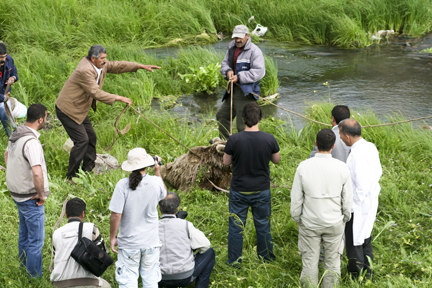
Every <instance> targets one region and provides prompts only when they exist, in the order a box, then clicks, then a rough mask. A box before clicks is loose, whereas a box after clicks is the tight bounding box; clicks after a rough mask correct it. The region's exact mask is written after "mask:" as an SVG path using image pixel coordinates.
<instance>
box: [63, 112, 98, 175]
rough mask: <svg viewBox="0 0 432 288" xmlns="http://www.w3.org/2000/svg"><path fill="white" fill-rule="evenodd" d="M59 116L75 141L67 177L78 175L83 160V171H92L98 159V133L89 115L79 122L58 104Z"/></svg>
mask: <svg viewBox="0 0 432 288" xmlns="http://www.w3.org/2000/svg"><path fill="white" fill-rule="evenodd" d="M56 113H57V117H58V119H59V120H60V122H61V123H62V124H63V127H64V128H65V130H66V132H67V134H68V135H69V137H70V138H71V140H72V141H73V143H74V146H73V147H72V150H71V152H70V156H69V168H68V172H67V173H66V178H68V179H71V178H72V177H76V176H77V173H78V170H79V167H80V165H81V162H82V170H83V171H92V170H93V168H94V166H95V160H96V133H95V131H94V130H93V127H92V125H91V123H90V120H89V118H88V117H86V118H85V119H84V121H83V122H82V123H81V124H77V123H76V122H75V121H74V120H72V119H71V118H69V116H67V115H66V114H64V113H63V112H62V111H61V110H60V109H59V108H58V107H57V106H56Z"/></svg>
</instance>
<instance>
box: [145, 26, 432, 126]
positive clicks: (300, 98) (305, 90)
mask: <svg viewBox="0 0 432 288" xmlns="http://www.w3.org/2000/svg"><path fill="white" fill-rule="evenodd" d="M406 42H408V43H410V46H407V45H406ZM227 44H228V41H223V42H218V43H216V44H214V45H213V47H214V48H215V49H216V51H220V52H221V53H224V52H225V51H226V47H227ZM258 46H259V47H260V48H261V50H262V51H263V53H264V54H266V55H269V56H271V57H272V58H273V59H274V60H275V62H276V63H277V64H278V68H279V73H278V77H279V81H280V85H281V86H280V88H279V90H278V92H279V93H280V99H279V101H278V103H279V104H280V106H282V107H285V108H286V109H289V110H293V111H296V112H300V113H302V112H303V111H304V108H305V107H306V106H307V105H308V103H313V102H318V101H321V100H323V99H328V98H329V89H330V95H331V100H332V101H333V102H334V103H335V104H345V105H348V106H349V107H351V108H354V109H356V110H361V109H368V108H371V109H373V111H375V112H376V113H377V114H378V115H379V116H380V117H381V118H384V117H385V116H386V115H390V114H392V113H393V112H401V113H402V114H403V115H404V116H405V117H406V118H416V117H423V116H429V115H432V107H431V105H430V101H431V98H432V75H431V72H432V57H430V56H429V55H427V54H426V55H425V54H421V53H419V51H420V50H422V49H425V48H429V47H432V34H431V35H428V36H426V37H424V38H419V39H407V38H393V39H390V40H389V42H387V43H385V44H380V45H374V46H371V47H367V48H363V49H357V50H343V49H339V48H335V47H325V46H322V47H320V46H306V45H294V44H288V43H280V42H269V41H264V42H262V43H259V44H258ZM175 51H176V50H175V49H173V48H164V49H155V50H152V51H151V53H155V54H156V55H157V56H158V57H169V56H172V55H173V54H174V53H175ZM325 82H328V83H329V85H328V86H325V85H323V83H325ZM222 96H223V91H222V90H221V91H219V92H218V93H217V94H215V95H202V94H199V95H185V96H183V97H181V98H180V99H179V100H180V101H181V102H182V104H183V106H182V107H175V108H174V109H173V112H175V113H179V114H182V113H185V112H188V113H191V114H192V115H197V116H199V115H202V114H211V115H215V114H216V111H217V109H218V107H220V105H221V98H222ZM263 112H264V115H265V116H268V115H274V116H276V117H284V118H286V117H288V115H287V112H285V111H283V110H280V109H277V108H276V107H274V106H266V107H263ZM290 116H291V118H292V119H293V121H294V123H296V125H302V124H301V123H303V122H302V120H301V119H298V117H297V116H292V115H290ZM426 122H428V123H429V125H431V124H432V120H431V119H428V120H427V121H426Z"/></svg>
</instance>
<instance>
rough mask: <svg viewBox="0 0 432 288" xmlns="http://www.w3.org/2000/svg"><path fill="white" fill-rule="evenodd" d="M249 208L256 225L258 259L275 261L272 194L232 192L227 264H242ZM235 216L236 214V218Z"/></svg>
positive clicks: (266, 191)
mask: <svg viewBox="0 0 432 288" xmlns="http://www.w3.org/2000/svg"><path fill="white" fill-rule="evenodd" d="M249 207H251V208H252V216H253V221H254V224H255V231H256V239H257V254H258V257H262V258H264V260H266V261H272V260H274V259H275V255H274V254H273V239H272V235H271V232H270V219H269V217H270V215H271V193H270V189H269V190H264V191H261V192H259V193H257V194H253V195H243V194H241V193H239V192H236V191H233V190H230V194H229V213H230V215H232V216H230V217H229V222H228V229H229V231H228V260H227V262H226V263H227V264H232V263H234V262H236V261H237V262H241V256H242V251H243V233H244V227H246V218H247V213H248V210H249ZM233 214H235V216H237V217H235V216H234V215H233Z"/></svg>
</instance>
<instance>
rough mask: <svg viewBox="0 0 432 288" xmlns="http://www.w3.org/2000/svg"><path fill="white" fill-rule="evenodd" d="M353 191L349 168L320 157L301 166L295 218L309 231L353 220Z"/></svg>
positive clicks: (296, 183)
mask: <svg viewBox="0 0 432 288" xmlns="http://www.w3.org/2000/svg"><path fill="white" fill-rule="evenodd" d="M351 203H352V187H351V177H350V172H349V170H348V168H347V165H346V164H345V163H343V162H342V161H340V160H338V159H335V158H333V157H332V155H331V154H324V153H317V154H315V157H312V158H310V159H307V160H305V161H303V162H302V163H300V165H299V166H298V168H297V171H296V174H295V176H294V183H293V186H292V189H291V216H292V218H293V220H294V221H296V222H300V221H301V222H302V223H303V224H304V226H305V227H306V228H308V229H312V230H313V229H321V228H326V227H331V226H334V225H336V224H338V223H340V222H342V221H343V222H348V221H349V219H350V218H351Z"/></svg>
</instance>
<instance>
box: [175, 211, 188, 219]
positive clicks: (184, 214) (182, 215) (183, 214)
mask: <svg viewBox="0 0 432 288" xmlns="http://www.w3.org/2000/svg"><path fill="white" fill-rule="evenodd" d="M187 216H188V213H187V212H186V211H178V212H177V213H176V217H177V218H180V219H186V217H187Z"/></svg>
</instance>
